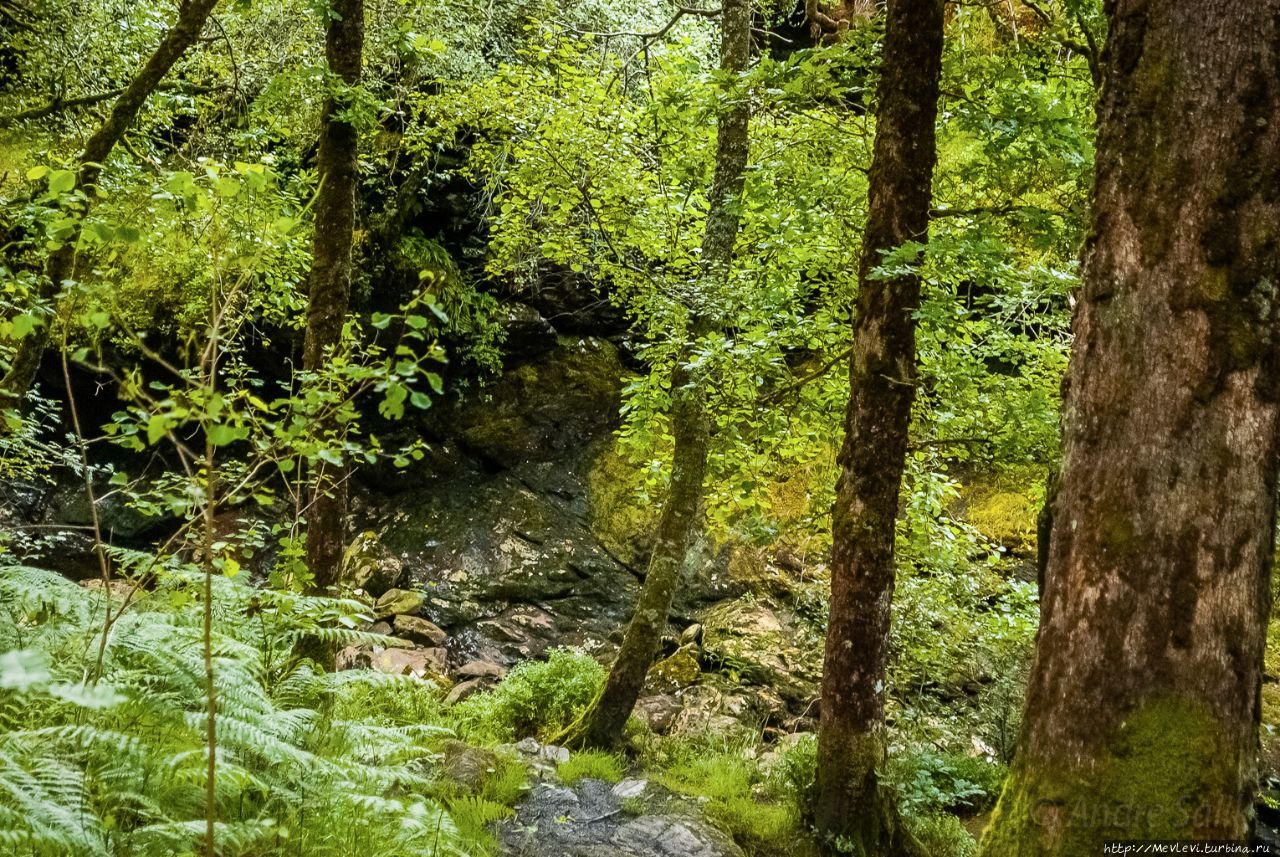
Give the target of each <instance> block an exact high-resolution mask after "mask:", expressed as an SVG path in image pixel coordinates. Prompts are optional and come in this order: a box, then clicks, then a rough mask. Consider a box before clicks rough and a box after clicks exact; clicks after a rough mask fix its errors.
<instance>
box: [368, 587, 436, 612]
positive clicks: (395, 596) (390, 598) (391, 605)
mask: <svg viewBox="0 0 1280 857" xmlns="http://www.w3.org/2000/svg"><path fill="white" fill-rule="evenodd" d="M426 600H427V599H426V596H425V595H423V594H422V593H421V592H413V591H410V590H408V589H388V590H387V591H386V592H385V593H384V594H383V595H382V597H381V598H379V599H378V601H377V603H376V604H375V605H374V608H373V611H374V613H375V614H376V615H377V617H378V618H379V619H383V618H386V617H387V616H400V615H406V614H413V613H417V612H418V611H419V610H421V609H422V605H423V604H424V603H426Z"/></svg>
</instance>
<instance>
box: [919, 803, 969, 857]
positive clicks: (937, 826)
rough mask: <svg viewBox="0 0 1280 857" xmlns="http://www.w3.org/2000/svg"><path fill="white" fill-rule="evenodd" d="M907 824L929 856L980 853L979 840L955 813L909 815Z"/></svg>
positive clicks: (964, 855)
mask: <svg viewBox="0 0 1280 857" xmlns="http://www.w3.org/2000/svg"><path fill="white" fill-rule="evenodd" d="M907 826H908V827H909V828H910V829H911V832H912V834H914V835H915V837H916V840H917V841H918V842H919V843H920V845H921V846H922V847H923V848H924V853H925V854H926V855H927V857H974V855H976V854H977V853H978V843H977V841H976V840H975V839H974V838H973V835H972V834H971V833H969V831H967V830H965V829H964V825H963V824H961V823H960V819H958V818H956V817H955V816H954V815H948V814H946V813H931V814H927V815H921V816H915V817H912V816H907Z"/></svg>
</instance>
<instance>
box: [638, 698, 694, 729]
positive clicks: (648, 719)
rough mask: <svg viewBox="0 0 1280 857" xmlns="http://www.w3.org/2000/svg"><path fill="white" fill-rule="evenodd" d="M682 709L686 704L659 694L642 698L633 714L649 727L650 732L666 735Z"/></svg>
mask: <svg viewBox="0 0 1280 857" xmlns="http://www.w3.org/2000/svg"><path fill="white" fill-rule="evenodd" d="M682 708H684V703H682V702H681V701H680V700H679V699H677V698H676V697H675V696H674V695H672V694H669V693H658V694H653V695H650V696H642V697H640V699H639V700H637V701H636V705H635V708H634V709H633V712H632V713H633V714H635V716H636V717H639V718H640V719H641V720H643V721H644V722H645V724H646V725H648V727H649V731H650V732H654V733H656V734H658V735H665V734H666V733H667V731H668V730H669V729H670V728H671V722H672V721H673V720H674V719H675V716H676V715H677V714H679V713H680V710H681V709H682Z"/></svg>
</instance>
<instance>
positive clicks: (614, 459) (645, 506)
mask: <svg viewBox="0 0 1280 857" xmlns="http://www.w3.org/2000/svg"><path fill="white" fill-rule="evenodd" d="M643 480H644V477H643V474H642V473H641V472H640V468H639V466H638V465H636V464H635V463H633V462H632V461H631V460H630V459H628V458H627V457H626V456H625V455H623V454H622V453H621V452H620V451H619V450H618V445H617V443H616V442H614V443H613V444H611V445H610V446H608V447H606V448H605V449H604V450H603V451H602V452H601V453H600V454H599V455H598V456H597V457H596V460H595V462H594V464H593V465H592V467H591V472H590V473H588V474H587V492H588V494H587V499H588V510H589V511H588V514H589V519H590V523H591V532H592V533H593V534H594V535H595V537H596V538H598V539H599V540H600V542H601V544H603V545H604V546H605V547H606V548H608V549H609V551H610V552H611V553H613V555H614V556H617V557H618V558H619V559H621V560H622V561H623V562H627V563H632V564H634V563H636V562H637V561H638V560H639V554H640V553H641V551H642V549H643V548H642V546H643V545H644V544H645V542H647V541H648V534H649V533H652V532H653V528H654V526H655V525H656V524H657V521H658V515H659V513H660V511H661V509H660V507H659V505H658V504H657V503H648V502H645V501H644V499H643V497H642V494H641V489H642V487H643Z"/></svg>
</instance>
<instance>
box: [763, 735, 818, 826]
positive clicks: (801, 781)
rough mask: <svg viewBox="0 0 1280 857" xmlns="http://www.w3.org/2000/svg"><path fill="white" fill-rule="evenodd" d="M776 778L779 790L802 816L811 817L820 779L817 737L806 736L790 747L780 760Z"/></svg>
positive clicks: (776, 769) (775, 774)
mask: <svg viewBox="0 0 1280 857" xmlns="http://www.w3.org/2000/svg"><path fill="white" fill-rule="evenodd" d="M774 776H775V777H776V778H777V779H778V781H779V786H778V790H779V791H781V792H782V793H783V794H785V795H787V796H788V797H789V798H790V799H791V801H792V802H793V803H794V804H795V808H796V811H797V812H798V813H799V814H800V816H801V817H802V818H807V817H809V814H810V812H811V811H812V807H813V797H814V787H815V785H816V784H817V779H818V738H817V736H816V735H805V736H803V737H802V738H801V739H800V740H799V741H797V742H796V743H795V744H792V745H791V746H790V747H788V748H787V749H786V750H785V751H784V752H783V753H782V756H781V758H780V759H779V760H778V765H777V767H776V768H775V769H774Z"/></svg>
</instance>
